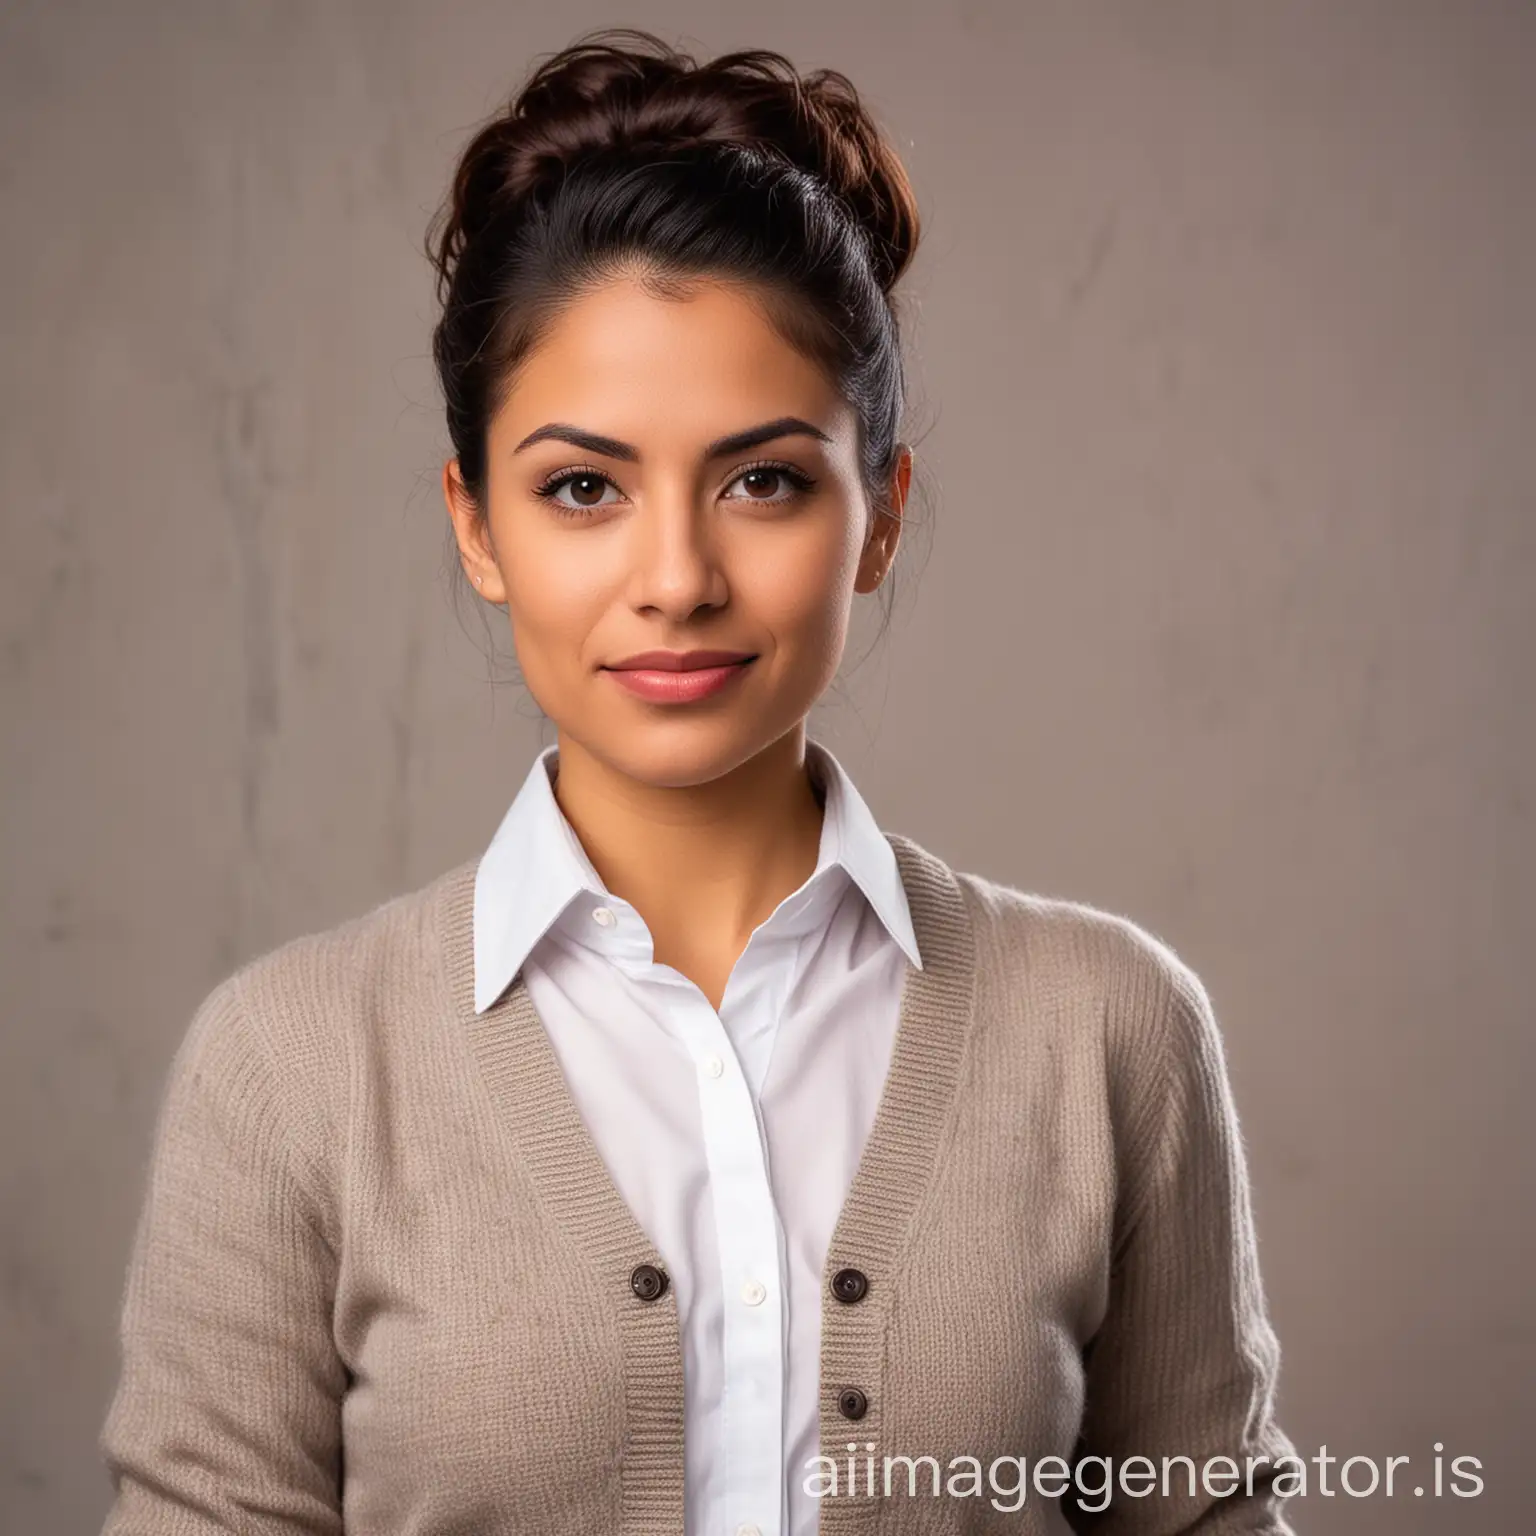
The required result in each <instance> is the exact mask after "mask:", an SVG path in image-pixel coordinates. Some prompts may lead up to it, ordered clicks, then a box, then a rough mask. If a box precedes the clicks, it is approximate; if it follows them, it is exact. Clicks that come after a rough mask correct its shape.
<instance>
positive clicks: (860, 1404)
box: [837, 1387, 869, 1419]
mask: <svg viewBox="0 0 1536 1536" xmlns="http://www.w3.org/2000/svg"><path fill="white" fill-rule="evenodd" d="M837 1411H838V1412H839V1413H840V1414H842V1416H843V1417H844V1418H845V1419H862V1418H863V1417H864V1415H865V1414H866V1413H868V1412H869V1399H868V1398H867V1397H865V1395H864V1394H863V1393H862V1392H860V1391H859V1389H858V1388H857V1387H844V1388H843V1390H842V1391H841V1392H839V1393H838V1394H837Z"/></svg>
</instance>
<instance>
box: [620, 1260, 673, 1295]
mask: <svg viewBox="0 0 1536 1536" xmlns="http://www.w3.org/2000/svg"><path fill="white" fill-rule="evenodd" d="M629 1288H630V1290H632V1291H633V1292H634V1293H635V1295H636V1296H638V1297H639V1298H640V1300H641V1301H655V1300H656V1299H657V1298H658V1297H659V1296H662V1295H663V1294H665V1292H666V1289H667V1272H666V1270H664V1269H657V1267H656V1266H655V1265H654V1264H636V1265H635V1267H634V1269H633V1270H631V1271H630V1276H629Z"/></svg>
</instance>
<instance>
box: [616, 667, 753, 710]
mask: <svg viewBox="0 0 1536 1536" xmlns="http://www.w3.org/2000/svg"><path fill="white" fill-rule="evenodd" d="M756 659H757V658H756V657H751V656H749V657H748V658H747V659H746V660H745V661H733V662H731V663H730V664H729V665H727V666H723V667H693V668H691V669H689V670H688V671H686V672H674V671H666V672H663V671H659V670H653V669H651V668H649V667H636V668H633V669H631V668H625V669H624V670H622V671H619V670H615V669H611V668H610V669H608V676H609V677H611V678H612V679H613V680H614V682H616V683H617V684H618V685H619V686H620V687H621V688H627V689H628V690H629V691H630V692H631V693H633V694H635V695H637V696H638V697H639V698H642V699H645V700H646V701H647V702H649V703H652V704H691V703H693V702H694V700H696V699H705V698H708V697H710V695H711V694H715V693H718V692H719V691H720V690H721V689H722V688H728V687H729V686H730V685H731V684H732V683H733V682H735V680H736V679H737V678H738V677H739V676H740V675H741V674H742V673H743V672H745V671H746V670H747V668H748V667H750V666H751V665H752V663H753V662H754V661H755V660H756Z"/></svg>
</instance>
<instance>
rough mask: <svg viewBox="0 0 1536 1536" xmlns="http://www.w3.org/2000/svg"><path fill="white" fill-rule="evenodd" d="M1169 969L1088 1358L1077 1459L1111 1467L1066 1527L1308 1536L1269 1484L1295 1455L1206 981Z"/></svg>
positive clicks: (1132, 1083) (1136, 1074)
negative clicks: (1296, 1529) (1103, 1301)
mask: <svg viewBox="0 0 1536 1536" xmlns="http://www.w3.org/2000/svg"><path fill="white" fill-rule="evenodd" d="M1162 955H1163V961H1164V963H1163V964H1162V965H1160V966H1159V967H1158V970H1159V972H1160V975H1161V977H1162V980H1163V982H1164V983H1165V985H1163V986H1161V987H1159V988H1158V989H1157V991H1158V992H1159V993H1160V995H1161V997H1162V1005H1161V1007H1160V1008H1159V1009H1158V1010H1157V1012H1158V1015H1159V1017H1160V1029H1159V1030H1158V1042H1159V1043H1158V1046H1157V1048H1156V1050H1155V1051H1154V1052H1153V1053H1151V1060H1150V1061H1147V1064H1146V1066H1145V1067H1141V1068H1137V1067H1131V1068H1129V1069H1128V1070H1127V1081H1126V1083H1125V1085H1124V1091H1123V1094H1122V1095H1121V1097H1122V1102H1123V1112H1124V1120H1125V1135H1124V1147H1123V1158H1122V1177H1121V1199H1120V1202H1119V1214H1118V1216H1117V1220H1116V1223H1115V1227H1116V1235H1115V1240H1114V1252H1113V1255H1112V1259H1111V1266H1110V1275H1109V1297H1108V1310H1107V1314H1106V1316H1105V1318H1104V1321H1103V1323H1102V1325H1101V1327H1100V1329H1099V1330H1098V1332H1097V1333H1096V1334H1095V1335H1094V1337H1093V1339H1092V1340H1091V1341H1090V1342H1089V1344H1088V1346H1087V1348H1086V1350H1085V1365H1086V1396H1085V1404H1084V1417H1083V1425H1082V1432H1081V1439H1080V1441H1079V1444H1078V1446H1077V1456H1078V1458H1079V1460H1081V1458H1082V1457H1098V1458H1103V1460H1102V1461H1099V1462H1094V1463H1092V1464H1090V1465H1087V1466H1084V1465H1079V1467H1078V1468H1077V1475H1076V1478H1075V1486H1076V1487H1079V1488H1085V1489H1086V1488H1095V1489H1098V1488H1104V1489H1105V1491H1104V1492H1102V1493H1099V1494H1096V1495H1095V1496H1094V1497H1093V1498H1091V1499H1090V1500H1088V1501H1087V1502H1088V1503H1089V1504H1090V1505H1091V1506H1092V1509H1091V1510H1090V1509H1084V1508H1076V1509H1075V1508H1073V1507H1071V1506H1070V1504H1069V1501H1067V1500H1064V1501H1063V1504H1064V1512H1065V1513H1066V1515H1067V1518H1068V1521H1069V1523H1070V1524H1071V1525H1072V1527H1073V1529H1074V1530H1075V1531H1078V1532H1092V1533H1094V1536H1180V1533H1184V1532H1191V1533H1192V1532H1195V1531H1198V1532H1199V1533H1200V1536H1237V1533H1239V1532H1241V1533H1242V1536H1294V1533H1293V1527H1292V1526H1291V1525H1290V1524H1289V1523H1288V1522H1287V1519H1286V1516H1285V1513H1284V1499H1283V1497H1282V1496H1281V1495H1280V1494H1279V1493H1278V1492H1277V1491H1276V1490H1275V1488H1274V1486H1273V1485H1274V1483H1275V1481H1276V1479H1277V1478H1278V1477H1282V1476H1283V1475H1284V1474H1285V1473H1286V1471H1287V1468H1286V1467H1285V1466H1278V1467H1277V1466H1276V1462H1278V1461H1279V1460H1280V1459H1281V1458H1283V1457H1293V1456H1294V1455H1295V1447H1294V1446H1293V1444H1292V1443H1291V1441H1290V1440H1289V1439H1288V1438H1287V1436H1286V1435H1285V1434H1284V1432H1283V1431H1282V1430H1281V1429H1280V1427H1279V1425H1278V1423H1277V1422H1276V1418H1275V1405H1274V1399H1275V1391H1276V1385H1277V1376H1278V1371H1279V1364H1280V1349H1279V1344H1278V1341H1277V1339H1276V1336H1275V1333H1274V1331H1273V1329H1272V1328H1271V1326H1270V1323H1269V1320H1268V1317H1267V1315H1266V1304H1265V1297H1264V1290H1263V1285H1262V1282H1261V1279H1260V1274H1259V1267H1258V1254H1257V1247H1256V1235H1255V1231H1254V1223H1253V1215H1252V1209H1251V1199H1250V1191H1249V1179H1248V1171H1247V1166H1246V1161H1245V1157H1244V1151H1243V1144H1242V1138H1241V1134H1240V1131H1239V1127H1238V1120H1237V1113H1236V1108H1235V1105H1234V1101H1233V1095H1232V1091H1231V1087H1230V1084H1229V1081H1228V1077H1227V1070H1226V1064H1225V1059H1224V1053H1223V1048H1222V1042H1221V1036H1220V1033H1219V1030H1218V1026H1217V1022H1216V1018H1215V1015H1214V1013H1213V1011H1212V1006H1211V1002H1210V998H1209V996H1208V994H1207V992H1206V989H1205V987H1204V986H1203V984H1202V983H1201V981H1200V980H1199V978H1198V977H1197V976H1196V975H1195V973H1194V972H1193V971H1192V970H1190V969H1189V967H1188V966H1186V965H1185V964H1184V963H1183V962H1182V961H1181V960H1179V959H1178V958H1177V957H1176V956H1174V955H1173V953H1172V951H1171V950H1166V949H1165V950H1163V951H1162ZM1144 1059H1145V1058H1144ZM1138 1457H1144V1458H1146V1459H1147V1460H1146V1462H1142V1461H1138V1460H1136V1459H1135V1458H1138ZM1180 1457H1184V1458H1188V1461H1187V1462H1185V1461H1181V1460H1178V1459H1177V1458H1180ZM1165 1458H1168V1460H1167V1462H1166V1467H1167V1472H1166V1481H1165V1460H1164V1459H1165ZM1222 1458H1229V1460H1222ZM1250 1458H1251V1462H1252V1465H1251V1466H1250ZM1128 1462H1129V1466H1127V1463H1128ZM1149 1464H1150V1465H1149ZM1191 1464H1192V1467H1193V1474H1191V1470H1190V1465H1191ZM1106 1468H1107V1469H1108V1472H1107V1475H1106ZM1291 1470H1292V1471H1294V1463H1293V1464H1291ZM1149 1474H1150V1475H1149ZM1191 1475H1193V1488H1194V1491H1193V1493H1191V1491H1190V1479H1191ZM1288 1481H1293V1479H1288ZM1127 1487H1129V1488H1130V1489H1132V1490H1134V1492H1132V1493H1129V1494H1128V1493H1127V1492H1126V1491H1125V1489H1126V1488H1127ZM1106 1498H1107V1499H1108V1500H1109V1502H1108V1504H1107V1507H1104V1508H1100V1506H1102V1505H1104V1504H1105V1500H1106Z"/></svg>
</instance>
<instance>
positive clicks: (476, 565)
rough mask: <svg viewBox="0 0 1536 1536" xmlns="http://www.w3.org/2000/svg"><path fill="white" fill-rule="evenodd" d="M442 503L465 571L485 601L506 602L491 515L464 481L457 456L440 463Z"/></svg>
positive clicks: (504, 585) (504, 586)
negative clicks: (493, 541)
mask: <svg viewBox="0 0 1536 1536" xmlns="http://www.w3.org/2000/svg"><path fill="white" fill-rule="evenodd" d="M443 503H444V505H445V506H446V507H447V508H448V519H449V521H450V522H451V523H452V524H453V537H454V540H455V542H456V543H457V544H458V546H459V563H460V564H461V565H462V566H463V567H464V574H465V575H466V576H468V577H469V579H470V582H471V583H472V584H473V586H474V589H475V591H476V592H477V593H479V595H480V596H481V597H483V598H484V599H485V600H486V601H487V602H488V603H504V602H506V600H507V592H506V584H505V583H504V582H503V581H502V579H501V567H500V566H499V565H497V563H496V552H495V550H494V549H493V548H492V546H491V540H490V519H489V518H488V517H487V516H486V514H485V513H484V512H483V511H482V510H481V509H480V507H479V505H478V504H477V503H476V501H475V498H474V497H473V496H472V495H471V494H470V492H469V487H468V486H466V485H465V484H464V477H463V475H462V473H461V472H460V470H459V461H458V460H457V459H456V458H455V459H449V460H448V462H447V463H446V464H444V465H443Z"/></svg>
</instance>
